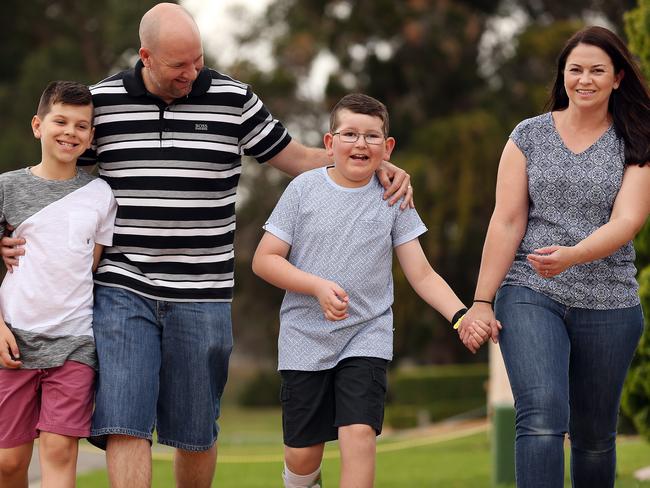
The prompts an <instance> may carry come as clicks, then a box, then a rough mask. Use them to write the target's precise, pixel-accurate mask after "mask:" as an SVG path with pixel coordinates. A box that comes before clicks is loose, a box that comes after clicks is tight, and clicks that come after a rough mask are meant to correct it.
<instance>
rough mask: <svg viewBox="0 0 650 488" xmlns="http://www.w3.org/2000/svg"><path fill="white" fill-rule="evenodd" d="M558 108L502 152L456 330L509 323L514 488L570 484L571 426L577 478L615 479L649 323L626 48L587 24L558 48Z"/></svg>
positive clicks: (637, 86) (586, 487) (646, 124)
mask: <svg viewBox="0 0 650 488" xmlns="http://www.w3.org/2000/svg"><path fill="white" fill-rule="evenodd" d="M547 108H548V109H549V111H548V112H546V113H544V114H542V115H539V116H537V117H533V118H530V119H527V120H524V121H523V122H521V123H520V124H519V125H517V127H516V128H515V129H514V131H513V132H512V134H511V135H510V138H509V140H508V142H507V144H506V146H505V148H504V150H503V154H502V156H501V161H500V163H499V172H498V177H497V189H496V205H495V209H494V213H493V215H492V219H491V221H490V226H489V228H488V232H487V236H486V240H485V245H484V249H483V259H482V264H481V271H480V273H479V278H478V284H477V287H476V294H475V300H476V301H475V303H474V304H473V306H472V308H471V309H470V310H469V312H468V313H467V315H466V316H465V318H464V320H463V322H462V324H461V326H460V328H459V333H460V337H461V339H462V340H463V342H464V343H466V344H469V341H470V338H471V337H474V338H475V339H476V338H478V340H479V341H480V342H483V341H485V340H486V337H485V333H484V332H482V330H481V329H480V328H479V327H474V324H473V322H474V321H475V320H476V319H480V320H482V321H483V322H485V323H489V322H490V321H491V320H492V319H493V318H494V316H495V315H494V314H495V313H496V318H497V319H498V320H499V321H500V322H501V324H502V326H503V329H502V330H501V332H500V343H501V351H502V354H503V358H504V361H505V365H506V369H507V372H508V377H509V379H510V384H511V386H512V391H513V394H514V397H515V409H516V444H515V446H516V448H515V457H516V476H517V486H518V487H520V488H531V487H544V488H555V487H558V488H560V487H563V486H564V450H563V443H564V437H565V434H566V433H567V432H568V433H569V437H570V439H571V478H572V482H573V486H574V487H579V488H598V487H613V486H614V478H615V472H616V421H617V413H618V407H619V402H620V395H621V390H622V387H623V381H624V379H625V375H626V373H627V370H628V367H629V364H630V361H631V359H632V355H633V354H634V350H635V348H636V346H637V343H638V340H639V338H640V336H641V333H642V331H643V315H642V311H641V307H640V304H639V296H638V285H637V282H636V280H635V274H636V269H635V266H634V249H633V247H632V239H633V238H634V236H635V235H636V233H637V232H638V231H639V230H640V229H641V227H642V226H643V224H644V222H645V220H646V217H647V215H648V213H649V211H650V165H649V164H648V163H649V162H650V96H649V93H648V87H647V84H646V82H645V81H644V79H643V77H642V75H641V73H640V71H639V69H638V67H637V66H636V64H635V62H634V61H633V59H632V56H631V55H630V53H629V51H628V49H627V48H626V46H625V44H624V43H623V42H622V41H621V40H620V39H619V38H618V37H617V36H616V35H615V34H614V33H612V32H611V31H609V30H607V29H605V28H602V27H589V28H586V29H584V30H582V31H580V32H578V33H576V34H575V35H574V36H573V37H571V39H569V41H568V42H567V43H566V45H565V47H564V49H563V50H562V52H561V53H560V56H559V58H558V63H557V76H556V79H555V83H554V86H553V88H552V93H551V97H550V100H549V103H548V107H547ZM495 297H496V298H495ZM493 301H494V310H495V312H493V311H492V306H491V303H490V302H493ZM486 302H487V303H486Z"/></svg>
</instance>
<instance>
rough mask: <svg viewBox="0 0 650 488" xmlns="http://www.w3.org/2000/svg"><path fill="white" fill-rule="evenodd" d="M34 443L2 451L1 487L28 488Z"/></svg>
mask: <svg viewBox="0 0 650 488" xmlns="http://www.w3.org/2000/svg"><path fill="white" fill-rule="evenodd" d="M33 447H34V443H33V442H26V443H25V444H22V445H20V446H18V447H11V448H8V449H0V486H2V487H3V488H27V486H28V485H29V481H28V478H27V470H28V469H29V462H30V461H31V459H32V449H33Z"/></svg>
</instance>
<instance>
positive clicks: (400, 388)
mask: <svg viewBox="0 0 650 488" xmlns="http://www.w3.org/2000/svg"><path fill="white" fill-rule="evenodd" d="M487 380H488V367H487V365H486V364H465V365H453V366H452V365H449V366H426V367H419V368H412V369H399V370H396V371H393V372H392V374H391V376H390V379H389V382H388V396H389V398H388V402H387V407H386V424H387V425H390V426H391V427H394V428H407V427H415V426H417V425H418V424H420V423H422V422H430V421H434V422H438V421H440V420H444V419H446V418H449V417H454V416H457V415H461V414H464V413H466V412H469V411H473V410H477V409H481V408H483V407H485V404H486V396H485V395H486V392H485V385H486V383H487Z"/></svg>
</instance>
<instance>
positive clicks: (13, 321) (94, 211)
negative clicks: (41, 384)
mask: <svg viewBox="0 0 650 488" xmlns="http://www.w3.org/2000/svg"><path fill="white" fill-rule="evenodd" d="M115 209H116V204H115V199H114V198H113V194H112V192H111V189H110V187H109V186H108V184H106V182H104V181H103V180H100V179H97V178H95V177H93V176H91V175H89V174H87V173H86V172H85V171H77V174H76V176H75V177H74V178H71V179H68V180H47V179H44V178H40V177H38V176H36V175H34V174H32V172H31V171H30V169H29V168H23V169H19V170H16V171H10V172H7V173H3V174H2V175H0V230H1V231H4V229H5V227H6V226H7V225H10V226H12V227H13V228H15V230H14V233H13V235H14V236H15V237H23V238H25V240H26V244H25V246H24V247H25V255H24V256H22V257H21V258H20V265H19V266H18V267H17V268H15V269H14V271H13V273H11V274H9V273H8V274H7V275H6V276H5V278H4V280H3V282H2V285H1V286H0V310H1V312H2V317H3V319H4V321H5V322H6V323H7V325H9V326H10V327H11V329H12V333H13V335H14V337H15V338H16V342H17V344H18V348H19V350H20V357H21V361H22V363H23V364H22V368H24V369H41V368H52V367H56V366H61V365H62V364H63V363H64V362H65V361H66V360H72V361H77V362H80V363H84V364H87V365H88V366H91V367H93V368H96V367H97V358H96V354H95V342H94V340H93V334H92V306H93V297H92V290H93V282H92V262H93V251H94V248H95V244H102V245H110V244H111V243H112V235H113V224H114V220H115Z"/></svg>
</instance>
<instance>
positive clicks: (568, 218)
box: [503, 113, 639, 310]
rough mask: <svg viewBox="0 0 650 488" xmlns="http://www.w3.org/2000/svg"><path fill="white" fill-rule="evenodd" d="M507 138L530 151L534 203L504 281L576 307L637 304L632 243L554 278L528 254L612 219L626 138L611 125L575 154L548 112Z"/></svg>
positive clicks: (563, 242)
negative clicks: (543, 274)
mask: <svg viewBox="0 0 650 488" xmlns="http://www.w3.org/2000/svg"><path fill="white" fill-rule="evenodd" d="M510 138H511V139H512V141H513V142H514V143H515V144H516V145H517V147H518V148H519V149H520V150H521V151H522V153H523V154H524V156H526V168H527V172H528V199H529V207H528V227H527V229H526V234H525V235H524V238H523V240H522V241H521V244H520V245H519V248H518V249H517V253H516V256H515V260H514V263H513V264H512V267H511V268H510V271H509V273H508V275H507V276H506V278H505V280H504V282H503V284H504V285H513V284H514V285H523V286H527V287H529V288H532V289H533V290H535V291H538V292H540V293H543V294H545V295H547V296H549V297H550V298H552V299H554V300H556V301H558V302H560V303H562V304H564V305H567V306H570V307H576V308H589V309H600V310H603V309H615V308H625V307H632V306H635V305H638V304H639V296H638V284H637V282H636V279H635V275H636V268H635V266H634V258H635V254H634V248H633V246H632V242H628V243H627V244H625V245H623V246H622V247H621V248H620V249H618V250H617V251H616V252H615V253H613V254H612V255H610V256H607V257H606V258H603V259H599V260H597V261H592V262H590V263H586V264H581V265H577V266H572V267H570V268H569V269H567V270H566V271H564V272H563V273H560V274H559V275H557V276H555V277H553V278H543V277H541V276H539V275H538V274H537V273H535V271H534V269H533V267H532V266H531V265H530V264H529V263H528V262H527V261H526V256H527V255H528V254H530V253H532V252H533V250H535V249H537V248H541V247H546V246H551V245H554V244H555V245H560V246H573V245H575V244H577V243H578V242H580V241H581V240H583V239H584V238H586V237H587V236H589V235H590V234H592V233H593V232H594V231H595V230H596V229H598V228H599V227H601V226H603V225H605V224H606V223H607V222H608V221H609V218H610V215H611V213H612V207H613V205H614V201H615V199H616V195H617V194H618V191H619V190H620V188H621V183H622V181H623V172H624V171H625V157H624V143H623V140H622V139H620V138H619V137H617V135H616V131H615V129H614V127H613V126H611V127H609V129H608V130H607V131H606V132H605V133H604V134H603V135H602V136H601V137H600V138H599V139H598V140H597V141H596V142H595V143H594V144H592V145H591V146H590V147H588V148H587V149H585V150H584V151H582V152H580V153H578V154H575V153H573V152H572V151H571V150H569V149H568V148H567V147H566V146H565V144H564V142H563V141H562V138H561V137H560V135H559V133H558V132H557V130H556V128H555V124H554V122H553V117H552V115H551V113H545V114H542V115H539V116H537V117H534V118H531V119H527V120H524V121H523V122H521V123H520V124H519V125H517V127H515V129H514V131H513V132H512V134H511V135H510Z"/></svg>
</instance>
